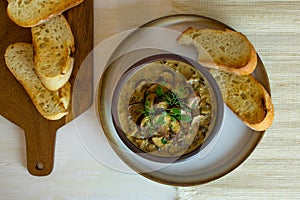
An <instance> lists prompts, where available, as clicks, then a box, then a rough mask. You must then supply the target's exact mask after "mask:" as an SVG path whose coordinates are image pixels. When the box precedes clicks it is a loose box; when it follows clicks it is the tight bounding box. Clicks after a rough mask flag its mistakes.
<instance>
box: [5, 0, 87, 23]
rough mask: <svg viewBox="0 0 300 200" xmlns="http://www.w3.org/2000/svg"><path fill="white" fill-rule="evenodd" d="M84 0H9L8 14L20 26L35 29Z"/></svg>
mask: <svg viewBox="0 0 300 200" xmlns="http://www.w3.org/2000/svg"><path fill="white" fill-rule="evenodd" d="M83 1H84V0H47V1H45V0H8V6H7V14H8V16H9V18H10V19H11V20H12V21H13V22H15V23H16V24H17V25H19V26H23V27H33V26H37V25H39V24H42V23H44V22H46V21H47V20H49V19H50V18H51V17H53V16H56V15H59V14H61V13H63V12H64V11H66V10H68V9H70V8H72V7H74V6H77V5H79V4H80V3H82V2H83Z"/></svg>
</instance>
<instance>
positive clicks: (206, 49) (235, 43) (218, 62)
mask: <svg viewBox="0 0 300 200" xmlns="http://www.w3.org/2000/svg"><path fill="white" fill-rule="evenodd" d="M177 41H178V42H179V43H180V44H184V45H193V46H194V47H196V48H197V51H198V53H199V56H198V61H199V63H201V64H202V65H204V66H206V67H209V68H215V69H219V70H222V71H225V72H228V73H233V74H237V75H247V74H251V73H252V72H253V71H254V69H255V67H256V64H257V55H256V51H255V49H254V47H253V46H252V44H251V43H250V42H249V40H248V39H247V37H246V36H245V35H243V34H242V33H239V32H235V31H231V30H226V31H222V30H211V29H201V30H197V29H195V28H192V27H189V28H188V29H186V30H185V31H184V32H183V33H182V34H181V35H180V36H179V37H178V38H177Z"/></svg>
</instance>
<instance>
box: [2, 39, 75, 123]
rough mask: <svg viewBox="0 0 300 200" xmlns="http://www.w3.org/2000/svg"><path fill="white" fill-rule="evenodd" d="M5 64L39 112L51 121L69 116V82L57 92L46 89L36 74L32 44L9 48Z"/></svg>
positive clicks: (21, 44)
mask: <svg viewBox="0 0 300 200" xmlns="http://www.w3.org/2000/svg"><path fill="white" fill-rule="evenodd" d="M5 62H6V65H7V67H8V69H9V70H10V71H11V72H12V74H13V75H14V76H15V77H16V79H17V80H18V81H19V82H20V83H21V84H22V86H23V87H24V89H25V90H26V91H27V93H28V95H29V96H30V98H31V100H32V102H33V104H34V105H35V107H36V108H37V110H38V111H39V112H40V113H41V114H42V115H43V116H44V117H45V118H47V119H49V120H57V119H60V118H62V117H63V116H65V115H66V114H68V107H69V102H70V96H71V85H70V83H69V82H67V83H66V84H65V85H64V87H62V88H61V89H59V90H57V91H50V90H48V89H47V88H45V87H44V85H43V84H42V82H41V81H40V79H39V78H38V76H37V74H36V73H35V72H34V66H33V65H34V64H33V48H32V45H31V44H27V43H15V44H12V45H10V46H9V47H7V49H6V52H5Z"/></svg>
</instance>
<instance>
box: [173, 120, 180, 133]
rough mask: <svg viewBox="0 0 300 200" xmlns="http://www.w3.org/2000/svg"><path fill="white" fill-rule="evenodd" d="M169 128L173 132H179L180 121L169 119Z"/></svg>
mask: <svg viewBox="0 0 300 200" xmlns="http://www.w3.org/2000/svg"><path fill="white" fill-rule="evenodd" d="M171 130H172V132H173V133H175V134H178V133H179V132H180V123H179V122H178V121H177V120H176V121H171Z"/></svg>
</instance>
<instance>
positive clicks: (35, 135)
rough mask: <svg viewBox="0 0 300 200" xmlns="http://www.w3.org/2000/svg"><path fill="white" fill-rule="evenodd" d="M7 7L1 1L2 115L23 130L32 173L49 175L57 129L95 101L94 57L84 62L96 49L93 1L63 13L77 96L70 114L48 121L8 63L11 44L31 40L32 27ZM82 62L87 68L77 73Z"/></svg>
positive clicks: (0, 103)
mask: <svg viewBox="0 0 300 200" xmlns="http://www.w3.org/2000/svg"><path fill="white" fill-rule="evenodd" d="M6 7H7V2H6V1H2V0H1V1H0V25H1V27H2V29H1V31H0V40H1V41H2V44H1V46H0V55H1V59H0V91H1V94H0V114H1V115H2V116H4V117H5V118H7V119H8V120H10V121H11V122H13V123H15V124H16V125H18V126H19V127H21V128H22V129H24V132H25V137H26V151H27V167H28V170H29V172H30V173H31V174H33V175H37V176H42V175H48V174H49V173H51V171H52V169H53V162H54V152H55V137H56V131H57V130H58V129H59V128H60V127H62V126H63V125H64V124H66V123H67V122H68V121H70V120H72V119H73V118H74V117H76V116H78V115H79V114H80V113H82V112H83V111H84V110H86V109H87V108H88V107H89V106H90V105H91V102H92V78H91V77H92V57H90V59H88V60H87V61H85V62H83V61H84V60H85V58H86V56H87V55H88V54H89V53H90V51H91V50H92V48H93V1H92V0H86V1H85V2H84V3H83V4H81V5H80V6H78V7H76V8H74V9H72V10H69V11H67V12H66V13H64V14H65V15H66V17H67V19H68V21H69V23H70V26H71V29H72V31H73V34H74V38H75V45H76V49H77V50H76V52H75V54H74V58H75V63H74V70H73V73H72V76H71V78H70V82H71V85H72V86H73V87H72V88H73V92H74V94H76V96H74V97H73V98H72V106H71V112H70V114H69V115H68V116H66V117H64V118H62V119H60V120H56V121H49V120H47V119H45V118H43V117H42V116H41V115H40V113H39V112H38V111H37V109H36V108H35V107H34V105H33V103H32V102H31V100H30V98H29V96H28V95H27V94H26V92H25V90H24V89H23V87H22V86H21V84H19V83H18V81H17V80H16V79H15V78H14V77H13V75H12V74H11V73H10V72H9V70H8V68H7V67H6V65H5V61H4V53H5V50H6V47H7V46H8V45H10V44H13V43H15V42H28V43H31V33H30V29H29V28H21V27H19V26H17V25H15V24H14V23H13V22H12V21H11V20H10V19H9V18H8V17H7V15H6ZM82 63H84V66H83V68H84V71H81V73H80V74H78V70H79V69H80V68H81V65H82ZM77 75H78V76H77ZM75 80H76V81H77V82H82V83H81V84H77V85H76V88H75V87H74V82H75ZM74 88H75V89H76V90H74ZM78 94H80V96H79V95H78ZM37 163H40V164H42V165H41V166H42V169H38V168H37V167H36V165H37Z"/></svg>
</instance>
